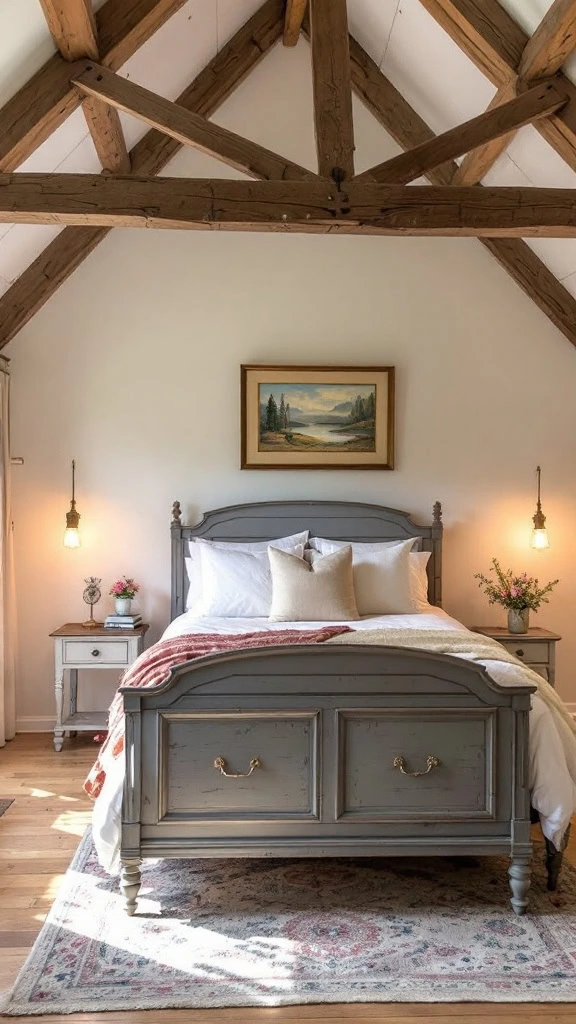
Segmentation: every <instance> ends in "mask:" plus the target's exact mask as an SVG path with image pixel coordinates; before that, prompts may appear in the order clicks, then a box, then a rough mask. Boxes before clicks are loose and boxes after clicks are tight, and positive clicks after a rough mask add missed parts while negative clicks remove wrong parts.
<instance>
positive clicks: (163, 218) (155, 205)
mask: <svg viewBox="0 0 576 1024" xmlns="http://www.w3.org/2000/svg"><path fill="white" fill-rule="evenodd" d="M421 2H422V3H423V5H424V6H425V7H426V9H427V10H428V11H429V12H430V13H431V14H432V15H433V16H434V17H435V18H436V19H437V20H438V21H439V23H440V24H441V25H442V26H443V27H444V28H445V29H446V30H447V31H448V32H449V33H450V35H451V36H452V38H453V39H455V41H456V42H457V43H458V45H459V46H460V47H461V48H462V49H463V50H464V51H465V53H466V54H467V55H468V56H469V57H470V58H471V59H472V60H473V61H474V62H475V63H476V65H477V66H478V67H480V69H481V70H482V71H483V73H484V74H485V75H487V77H488V78H490V80H491V81H492V82H494V83H495V84H496V85H497V87H498V91H497V93H496V96H495V98H494V100H493V101H492V103H491V104H490V106H489V107H488V109H487V110H486V111H485V112H484V113H483V114H480V115H478V116H477V117H475V118H473V119H471V120H470V121H467V122H466V123H465V124H462V125H459V126H458V127H457V128H454V129H451V130H450V131H448V132H445V133H443V134H442V135H439V136H434V134H433V133H432V132H431V130H430V129H429V127H428V126H427V125H426V124H425V123H424V122H423V121H422V119H421V118H419V117H418V115H417V114H416V112H415V111H414V110H413V109H412V108H411V107H410V106H409V105H408V104H407V103H406V101H405V100H404V99H403V97H402V96H401V95H400V94H399V93H398V92H397V90H395V89H394V87H393V86H392V84H391V83H390V82H389V81H388V80H387V79H386V78H385V76H384V75H383V74H382V73H381V72H380V71H379V70H378V68H377V67H376V65H375V64H374V63H373V62H372V61H371V59H370V57H369V56H368V55H367V54H366V52H365V51H364V50H363V49H362V47H360V46H359V44H358V43H357V42H356V41H355V40H354V39H353V38H352V37H350V36H349V34H348V29H347V11H346V0H330V3H329V4H328V3H326V2H325V0H310V2H309V4H307V3H306V2H305V0H304V2H303V0H288V3H287V4H286V5H285V4H284V3H283V2H282V0H266V2H265V3H264V4H263V5H262V7H261V8H260V10H259V11H258V12H257V13H256V14H255V15H254V16H253V17H252V18H251V19H250V21H249V22H248V23H247V24H246V25H245V26H244V27H243V28H242V29H240V31H239V32H237V33H236V35H235V36H234V37H233V38H232V39H231V40H230V42H229V43H228V44H227V45H226V46H225V47H224V48H223V49H222V50H221V51H220V53H219V54H218V56H217V57H215V58H214V59H213V60H212V61H210V63H209V64H208V65H207V67H206V68H205V69H204V71H202V72H201V73H200V75H198V76H197V78H196V79H195V80H194V81H193V82H192V83H191V85H190V86H189V87H188V88H187V89H186V90H185V91H184V92H183V93H182V94H181V96H180V97H179V98H178V100H177V102H176V103H172V102H170V101H168V100H166V99H165V98H163V97H161V96H158V95H157V94H155V93H153V92H150V91H149V90H147V89H144V88H142V87H141V86H138V85H135V84H134V83H132V82H130V81H127V80H126V79H124V78H121V77H119V76H118V75H116V74H115V71H116V70H117V69H118V68H119V67H120V66H121V65H122V64H123V63H124V61H125V60H126V59H127V58H128V57H129V56H131V55H132V54H133V53H134V52H135V50H136V49H137V47H138V46H139V45H141V44H142V43H143V42H144V41H145V40H146V39H147V38H149V36H150V35H151V34H152V33H153V32H154V31H155V30H156V29H157V28H158V27H159V26H160V25H161V24H163V22H164V21H165V20H166V19H167V18H168V17H169V16H170V15H171V14H172V13H174V11H176V10H177V9H178V8H179V7H180V6H182V4H183V3H184V0H107V2H106V3H105V4H104V6H103V7H102V8H101V9H100V11H99V12H98V13H97V15H96V17H95V18H94V17H93V16H92V12H91V6H90V3H89V0H41V3H42V7H43V9H44V12H45V14H46V18H47V22H48V25H49V27H50V30H51V32H52V35H53V37H54V40H55V42H56V45H57V46H58V49H59V54H58V55H56V56H54V57H53V58H51V60H50V61H48V63H47V64H46V65H44V67H43V68H42V69H41V70H40V71H39V72H38V73H37V74H36V75H35V76H34V78H33V79H31V80H30V82H29V83H27V85H26V86H24V88H23V89H21V90H20V92H19V93H17V94H16V96H15V97H13V99H12V100H10V101H9V102H8V103H7V104H6V105H5V106H4V108H3V109H2V110H0V171H3V172H12V171H14V170H15V168H16V167H17V166H19V165H20V164H21V163H22V162H23V161H24V160H25V159H26V157H27V156H29V155H30V153H31V152H33V151H34V149H35V148H37V146H38V145H40V143H41V142H42V141H44V139H45V138H47V136H48V135H49V134H50V133H51V132H52V131H54V130H55V128H57V127H58V126H59V125H60V124H61V123H62V122H63V120H64V119H65V118H66V117H67V116H68V115H69V114H70V112H71V111H72V110H74V109H76V108H77V107H78V106H80V105H82V108H83V111H84V114H85V117H86V120H87V124H88V127H89V129H90V132H91V135H92V138H93V141H94V145H95V148H96V151H97V153H98V155H99V158H100V162H101V165H102V168H103V174H102V176H98V175H59V174H52V175H38V174H36V175H24V174H18V173H4V174H0V222H10V223H50V224H54V223H58V224H66V225H69V226H67V227H66V228H65V229H64V231H62V232H61V234H60V235H59V236H58V237H57V238H56V239H55V240H54V241H53V242H52V243H51V244H50V245H49V246H48V247H47V248H46V249H45V250H44V251H43V252H42V253H41V254H40V256H39V257H38V258H37V259H36V260H35V261H34V263H32V264H31V265H30V267H28V269H27V270H25V271H24V273H23V274H22V275H21V277H20V278H19V279H18V280H16V281H15V282H14V284H13V285H12V286H11V287H10V288H9V289H8V291H7V292H6V293H5V294H4V296H3V297H2V298H1V299H0V347H3V346H4V345H6V344H7V343H8V341H10V340H11V339H12V338H13V337H14V335H15V334H16V333H17V332H18V331H19V330H20V329H21V328H22V327H23V326H24V324H25V323H26V322H27V321H28V320H29V318H30V316H32V315H33V314H34V313H35V312H36V311H37V310H38V309H39V308H40V307H41V306H42V305H43V303H44V302H45V301H46V300H47V299H48V298H49V297H50V295H52V294H53V293H54V291H55V290H56V288H57V287H59V285H60V284H61V283H62V282H63V281H64V280H66V278H67V277H68V276H69V274H71V273H72V272H73V270H74V269H75V268H76V267H77V266H78V265H79V264H80V263H81V262H82V260H83V259H84V258H85V257H86V256H87V255H89V253H90V252H92V250H93V249H94V248H95V246H96V245H98V244H99V242H100V241H101V240H102V239H103V238H104V237H105V236H106V234H107V233H108V231H109V230H110V228H111V227H114V226H126V225H129V226H135V225H137V226H147V227H150V226H152V227H193V228H217V229H223V228H224V229H225V228H232V229H238V227H241V228H243V229H247V230H276V231H278V230H280V231H286V230H298V231H305V232H308V231H313V232H318V231H324V232H327V233H363V234H395V233H401V234H432V235H438V234H450V235H474V236H477V237H478V238H479V239H480V240H481V242H482V243H483V244H484V245H485V246H486V247H487V248H488V249H489V251H490V252H491V253H492V254H493V255H494V256H495V258H496V259H497V260H498V261H499V262H500V263H501V265H502V266H503V267H504V268H505V269H506V270H507V271H508V273H510V274H511V276H512V277H513V278H514V279H515V280H516V281H517V283H518V284H520V286H521V287H522V288H524V290H525V291H526V292H527V293H528V294H529V295H530V296H531V298H533V299H534V301H535V302H536V303H537V305H538V306H539V307H540V309H542V310H543V311H544V312H545V313H546V315H547V316H549V318H550V319H551V320H552V321H553V322H554V323H555V324H556V326H557V327H559V329H560V330H561V331H562V332H563V333H564V334H565V336H566V337H567V338H568V339H569V340H570V341H571V342H572V343H573V344H574V345H576V300H575V299H574V298H573V297H572V296H571V295H570V294H569V292H568V291H567V290H566V289H565V288H564V287H563V286H562V284H561V283H560V282H559V281H558V280H557V279H556V278H555V277H554V276H553V275H552V274H551V272H550V271H549V270H548V269H547V268H546V267H545V266H544V264H543V263H542V262H541V261H540V260H539V259H538V257H537V256H536V255H535V254H534V253H533V252H532V250H531V249H529V248H528V246H527V245H526V244H525V243H524V242H523V241H522V236H525V237H528V236H531V235H548V236H553V237H559V236H560V237H561V236H563V237H567V236H569V237H576V203H575V202H574V196H575V192H573V191H572V190H568V189H536V188H513V189H512V188H479V187H478V182H479V181H480V180H481V179H482V177H483V176H484V175H485V174H486V172H487V170H488V169H489V168H490V167H491V166H492V164H493V163H494V161H495V160H496V159H497V157H498V156H499V155H500V154H501V153H502V152H503V151H504V149H505V147H506V145H507V144H508V143H509V141H510V139H511V138H512V137H513V134H514V133H515V131H516V130H518V128H520V127H521V126H522V125H525V124H530V123H533V124H534V125H535V127H536V128H537V129H538V130H539V131H540V132H541V134H542V135H543V136H544V138H546V139H547V141H548V142H550V144H551V145H553V146H554V148H555V149H556V150H557V151H558V152H559V153H560V154H561V155H562V156H563V158H564V159H566V160H567V162H568V163H569V164H570V166H572V167H574V168H576V87H575V86H574V85H573V84H572V83H571V82H570V81H569V80H568V79H567V78H566V76H565V75H563V73H562V72H561V71H559V68H560V66H561V64H562V63H563V61H564V60H565V59H566V56H567V55H568V54H569V53H570V52H571V51H572V49H574V48H575V47H576V13H575V12H576V0H570V2H567V0H555V3H553V5H552V7H551V8H550V10H549V11H548V13H547V15H546V16H545V18H544V19H543V21H542V23H541V25H540V26H539V28H538V29H537V31H536V33H535V34H534V36H533V37H532V38H529V37H527V36H526V34H525V33H524V32H523V30H522V29H521V28H520V27H519V26H518V25H517V24H516V23H515V22H514V21H513V19H511V18H510V16H509V15H508V14H507V13H506V11H505V10H504V9H503V8H502V7H501V6H500V4H499V3H498V0H421ZM307 7H308V8H309V14H308V13H307ZM301 31H304V32H305V33H306V34H307V35H308V36H309V38H310V42H311V49H312V75H313V92H314V121H315V130H316V147H317V154H318V170H317V173H316V172H313V171H311V170H309V169H307V168H304V167H300V166H299V165H298V164H295V163H294V162H292V161H290V160H287V159H286V158H285V157H283V156H282V155H279V154H276V153H273V152H271V151H270V150H267V149H265V148H264V147H262V146H259V145H257V144H256V143H254V142H251V141H249V140H248V139H244V138H242V137H241V136H238V135H236V134H234V133H233V132H230V131H227V130H226V129H223V128H221V127H219V126H217V125H215V124H213V123H212V122H210V121H209V120H208V118H209V117H210V116H211V115H212V114H213V113H214V112H215V110H216V109H217V108H218V106H219V105H220V104H221V103H222V102H223V101H224V100H225V99H226V98H227V97H228V96H229V95H230V93H231V92H232V91H233V89H235V88H236V86H237V85H238V84H239V82H240V81H241V80H242V79H243V78H244V76H245V75H246V74H247V73H249V72H250V70H251V69H252V68H253V67H255V65H256V64H257V63H258V62H259V60H260V59H261V58H262V56H263V55H264V54H265V53H267V52H268V51H269V49H270V48H271V47H272V46H273V45H274V44H275V43H276V42H277V41H278V40H279V39H280V38H281V37H283V40H284V43H285V45H288V46H290V45H294V43H295V42H296V41H297V39H298V36H299V34H300V32H301ZM352 90H354V91H356V93H357V94H358V95H359V96H360V97H361V98H362V100H363V101H364V103H365V104H366V105H367V107H368V108H369V109H370V110H371V111H372V113H373V114H374V115H375V116H376V117H377V119H378V121H379V122H380V123H381V124H382V125H383V126H384V127H385V128H386V130H387V131H388V132H389V133H390V134H391V135H392V136H393V137H394V138H395V139H396V141H397V142H398V143H399V144H400V145H401V147H402V148H403V149H404V150H405V152H404V153H403V154H401V155H400V156H398V157H395V158H393V159H392V160H387V161H385V162H383V163H380V164H378V165H376V166H374V167H372V168H370V169H369V170H367V171H365V172H363V173H362V174H359V175H356V174H355V168H354V134H353V121H352V103H351V96H352ZM119 111H126V112H129V113H130V114H132V115H133V116H135V117H137V118H139V119H141V120H143V121H144V122H146V123H147V124H148V125H149V126H150V129H151V130H150V131H149V132H148V133H147V135H146V136H145V137H144V138H143V139H142V140H141V141H140V142H139V143H138V144H137V145H136V146H135V147H134V148H133V149H132V151H131V152H130V153H128V152H127V150H126V144H125V141H124V137H123V134H122V128H121V124H120V120H119V115H118V112H119ZM181 145H188V146H193V147H195V148H198V149H201V150H203V151H204V152H207V153H210V154H211V155H212V156H214V157H216V158H217V159H219V160H221V161H223V162H225V163H227V164H229V165H231V166H233V167H235V168H236V169H238V170H240V171H242V172H243V173H244V174H247V175H249V176H250V177H252V178H256V179H260V182H257V183H253V182H244V181H230V180H219V179H214V180H205V179H200V180H195V179H182V178H179V179H174V178H155V175H157V174H158V173H159V171H161V170H162V168H163V167H164V166H165V165H166V163H167V162H168V161H169V160H170V159H171V158H172V156H173V155H174V154H175V152H177V150H178V149H179V148H180V146H181ZM463 154H466V156H465V159H464V161H463V162H462V164H461V165H460V167H458V166H457V165H456V164H455V163H454V160H455V158H457V157H459V156H461V155H463ZM110 172H111V173H110ZM423 174H424V175H426V176H427V177H428V179H429V180H430V181H431V182H432V186H431V187H425V186H422V187H418V188H416V189H415V188H410V187H408V183H409V182H411V181H413V180H414V179H416V178H418V177H419V176H421V175H423Z"/></svg>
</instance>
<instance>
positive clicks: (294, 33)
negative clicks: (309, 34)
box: [283, 0, 308, 46]
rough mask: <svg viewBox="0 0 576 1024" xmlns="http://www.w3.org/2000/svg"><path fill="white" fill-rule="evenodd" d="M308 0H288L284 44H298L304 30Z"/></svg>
mask: <svg viewBox="0 0 576 1024" xmlns="http://www.w3.org/2000/svg"><path fill="white" fill-rule="evenodd" d="M307 6H308V0H287V2H286V17H285V19H284V35H283V42H284V46H296V43H297V42H298V40H299V38H300V32H301V30H302V22H303V21H304V15H305V14H306V8H307Z"/></svg>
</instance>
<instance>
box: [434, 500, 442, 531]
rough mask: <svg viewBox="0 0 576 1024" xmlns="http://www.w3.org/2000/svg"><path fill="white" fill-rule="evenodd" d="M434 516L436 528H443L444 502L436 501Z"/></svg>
mask: <svg viewBox="0 0 576 1024" xmlns="http://www.w3.org/2000/svg"><path fill="white" fill-rule="evenodd" d="M432 516H433V519H434V525H435V526H442V502H441V501H435V502H434V507H433V509H432Z"/></svg>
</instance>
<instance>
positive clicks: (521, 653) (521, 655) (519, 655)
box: [516, 647, 524, 658]
mask: <svg viewBox="0 0 576 1024" xmlns="http://www.w3.org/2000/svg"><path fill="white" fill-rule="evenodd" d="M516 657H517V658H523V657H524V651H523V650H522V648H521V647H519V648H518V650H517V651H516Z"/></svg>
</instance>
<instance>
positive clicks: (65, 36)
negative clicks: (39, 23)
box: [40, 0, 98, 60]
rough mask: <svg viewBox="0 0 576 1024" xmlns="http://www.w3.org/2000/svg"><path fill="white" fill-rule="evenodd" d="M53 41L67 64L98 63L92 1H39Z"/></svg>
mask: <svg viewBox="0 0 576 1024" xmlns="http://www.w3.org/2000/svg"><path fill="white" fill-rule="evenodd" d="M40 5H41V7H42V10H43V11H44V17H45V18H46V21H47V22H48V28H49V29H50V32H51V35H52V38H53V40H54V42H55V43H56V46H57V48H58V50H59V51H60V53H61V54H62V56H63V57H64V60H78V59H80V58H81V57H91V58H92V60H98V42H97V35H96V21H95V18H94V13H93V11H92V3H91V0H40Z"/></svg>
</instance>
